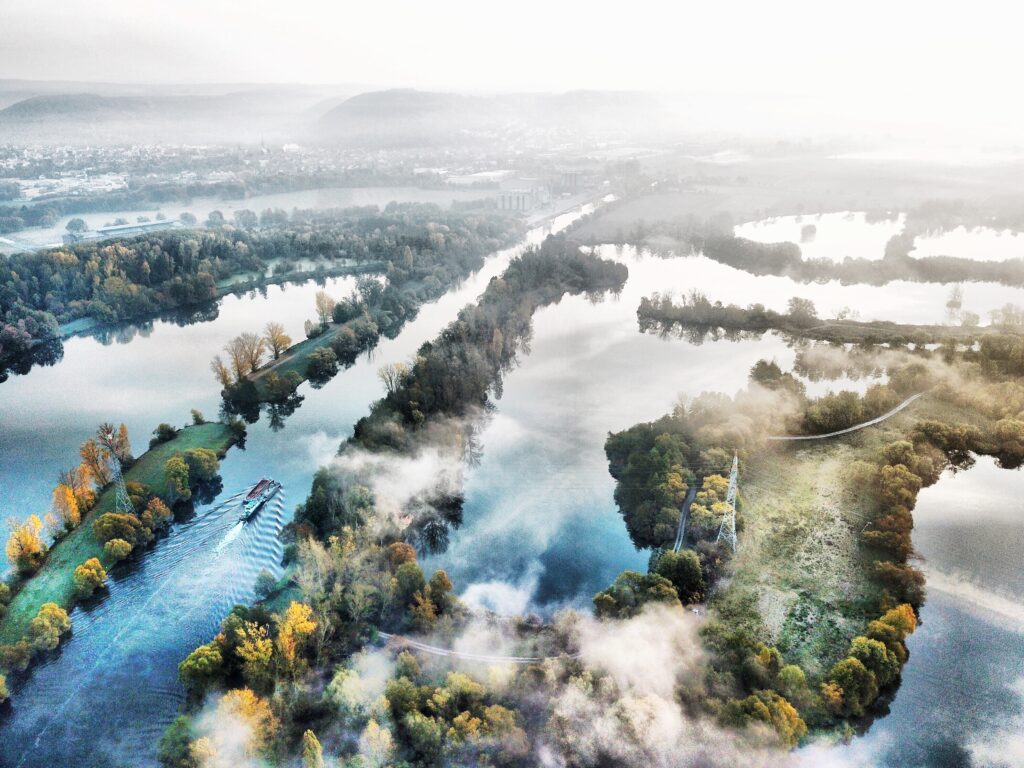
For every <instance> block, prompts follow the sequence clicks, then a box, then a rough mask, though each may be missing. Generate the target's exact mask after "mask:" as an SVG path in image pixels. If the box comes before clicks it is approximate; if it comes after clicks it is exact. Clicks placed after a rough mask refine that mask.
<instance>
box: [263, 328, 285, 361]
mask: <svg viewBox="0 0 1024 768" xmlns="http://www.w3.org/2000/svg"><path fill="white" fill-rule="evenodd" d="M263 340H264V341H265V342H266V343H267V346H268V347H270V353H271V354H272V355H273V356H274V359H275V360H277V359H278V358H279V357H280V356H281V353H282V352H284V351H285V350H286V349H288V347H290V346H291V345H292V337H291V336H289V335H288V334H287V333H285V332H284V326H283V325H281V324H280V323H275V322H273V321H271V322H269V323H267V324H266V326H265V327H264V328H263Z"/></svg>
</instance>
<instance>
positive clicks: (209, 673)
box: [178, 642, 224, 696]
mask: <svg viewBox="0 0 1024 768" xmlns="http://www.w3.org/2000/svg"><path fill="white" fill-rule="evenodd" d="M223 674H224V657H223V655H222V654H221V650H220V645H218V644H217V643H216V642H212V643H207V644H206V645H200V646H199V647H198V648H196V649H195V650H194V651H192V653H190V654H189V655H188V656H186V657H185V660H184V661H183V662H181V663H180V664H179V665H178V677H179V679H180V680H181V682H182V684H183V685H184V686H185V688H186V689H187V690H188V692H189V694H191V695H194V696H195V695H198V696H202V695H203V694H205V693H206V692H207V691H208V690H209V689H210V688H211V687H213V686H214V685H215V684H216V683H218V682H219V681H220V680H221V678H222V676H223Z"/></svg>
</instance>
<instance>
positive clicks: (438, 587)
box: [427, 570, 455, 613]
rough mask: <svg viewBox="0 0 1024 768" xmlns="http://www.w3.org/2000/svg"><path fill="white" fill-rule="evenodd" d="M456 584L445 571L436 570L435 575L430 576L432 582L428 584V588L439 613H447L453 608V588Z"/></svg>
mask: <svg viewBox="0 0 1024 768" xmlns="http://www.w3.org/2000/svg"><path fill="white" fill-rule="evenodd" d="M454 588H455V585H454V584H452V580H451V579H450V578H449V577H448V574H447V573H445V572H444V571H441V570H438V571H434V575H433V576H431V577H430V583H429V584H428V585H427V590H428V592H429V593H430V600H431V602H432V603H433V604H434V605H435V606H437V610H438V612H439V613H445V612H447V611H448V610H450V608H451V604H452V590H453V589H454Z"/></svg>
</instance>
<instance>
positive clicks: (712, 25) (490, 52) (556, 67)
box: [0, 0, 1024, 126]
mask: <svg viewBox="0 0 1024 768" xmlns="http://www.w3.org/2000/svg"><path fill="white" fill-rule="evenodd" d="M1022 21H1024V8H1019V7H1017V4H1013V3H1009V2H1005V0H1000V2H992V1H991V0H975V2H972V3H970V4H965V3H949V2H941V1H940V2H918V1H917V0H900V1H898V2H893V1H892V0H887V2H879V1H878V0H859V1H858V2H855V3H854V2H851V3H846V4H843V5H840V4H838V3H834V2H833V3H829V2H821V0H815V1H814V2H804V1H803V0H800V1H793V0H777V2H771V3H767V2H763V0H754V1H745V2H737V1H736V0H722V1H720V2H699V3H697V2H688V1H686V0H676V2H667V1H666V0H658V1H657V2H652V1H651V0H631V1H630V2H629V3H610V2H600V1H596V2H595V0H590V1H589V2H580V1H578V0H569V1H563V2H558V1H557V0H502V2H497V3H495V2H481V1H480V0H432V2H422V0H419V1H417V2H409V1H408V0H391V2H362V3H352V2H348V1H347V0H340V1H339V0H335V1H334V2H330V1H328V0H322V1H321V2H312V1H311V0H289V2H281V1H280V0H244V1H243V0H146V1H145V2H138V0H103V2H102V3H96V2H85V0H47V2H40V1H39V0H0V78H29V79H73V80H92V81H134V82H173V83H193V82H304V83H355V84H360V85H366V86H371V87H372V86H388V87H398V86H401V87H415V88H429V89H446V90H459V91H527V90H529V91H539V90H544V91H552V90H554V91H560V90H568V89H576V88H588V89H640V90H655V91H682V92H700V93H715V94H726V95H728V94H754V95H758V96H764V95H769V94H771V95H774V94H778V95H792V94H801V95H810V96H813V97H818V98H821V99H823V100H826V99H827V100H831V101H832V102H833V103H837V104H842V105H845V109H846V111H847V112H848V113H849V114H851V115H853V114H856V113H858V112H861V113H863V112H866V111H870V112H872V113H873V114H877V115H883V114H886V113H887V112H888V111H891V110H902V111H904V112H907V113H911V112H912V113H913V114H914V115H915V116H916V117H917V119H924V120H926V121H927V120H930V121H934V122H941V121H944V120H956V119H963V114H964V112H965V110H966V111H969V112H970V114H972V115H973V114H978V113H982V114H984V115H986V118H987V122H988V123H990V124H991V125H998V124H1003V123H1007V122H1011V123H1013V124H1014V126H1024V120H1022V119H1021V118H1022V117H1024V113H1022V112H1024V111H1022V107H1021V106H1020V105H1018V104H1017V103H1015V102H1016V101H1017V99H1016V98H1015V97H1014V94H1016V93H1017V91H1018V82H1017V79H1018V76H1019V72H1020V71H1021V70H1022V66H1021V65H1022V63H1024V61H1022V58H1024V57H1022V55H1021V52H1020V46H1019V44H1018V40H1017V37H1018V35H1019V30H1020V29H1021V22H1022Z"/></svg>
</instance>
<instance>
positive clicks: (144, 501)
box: [0, 411, 245, 674]
mask: <svg viewBox="0 0 1024 768" xmlns="http://www.w3.org/2000/svg"><path fill="white" fill-rule="evenodd" d="M244 436H245V428H244V425H242V424H241V423H240V422H233V423H230V424H223V423H219V422H213V423H210V422H206V421H205V419H204V418H203V416H202V414H200V413H199V412H198V411H194V412H193V423H192V424H191V425H189V426H186V427H184V428H181V429H178V428H175V427H172V426H170V425H168V424H161V425H160V426H159V427H158V428H157V429H156V430H155V431H154V437H153V438H152V440H151V441H150V446H149V450H147V451H146V452H145V453H143V454H142V455H141V456H140V457H138V458H134V457H133V456H132V449H131V444H130V442H129V439H128V432H127V429H126V428H125V426H124V425H123V424H122V425H121V426H120V427H119V428H117V429H115V428H114V427H113V425H111V424H102V425H100V427H99V429H98V430H97V433H96V437H94V438H90V439H88V440H86V441H85V442H84V443H83V444H82V447H81V450H80V457H81V463H80V464H78V465H77V466H75V467H72V468H71V469H69V470H67V471H66V472H62V473H61V475H60V478H59V482H58V484H57V486H56V487H55V488H54V491H53V503H52V508H51V511H50V512H48V513H46V515H45V517H44V519H43V520H40V518H39V516H38V515H30V516H29V517H28V518H26V519H25V520H23V521H18V520H15V519H11V520H10V522H9V525H10V528H11V533H10V535H9V538H8V541H7V546H6V554H7V557H8V560H9V561H10V564H11V567H12V568H13V571H14V574H13V577H12V578H11V580H10V581H8V582H0V670H2V671H3V672H6V673H7V674H11V673H15V674H18V673H23V672H25V671H26V670H27V669H28V667H29V665H30V664H31V663H32V661H33V659H35V658H38V657H39V656H40V655H41V654H45V653H47V652H50V651H54V650H55V649H56V648H57V647H58V645H59V643H60V640H61V637H62V636H63V635H65V634H66V633H67V632H68V631H70V629H71V619H70V617H69V611H70V610H71V609H72V608H73V607H74V605H75V604H76V603H78V602H80V601H83V600H87V599H89V598H90V597H92V596H93V594H94V593H95V592H97V591H102V590H103V588H104V587H105V585H106V580H107V572H108V570H109V569H111V568H113V567H115V566H116V565H117V563H119V562H120V561H122V560H125V559H126V558H128V557H129V556H130V555H131V554H132V553H133V552H134V551H136V550H138V551H141V550H143V549H145V548H146V547H147V546H149V545H150V544H152V543H153V542H154V541H155V540H156V539H157V537H158V536H159V535H160V533H161V532H162V531H163V530H165V529H166V528H167V526H168V525H169V524H170V522H171V519H172V517H173V511H172V510H173V509H174V508H175V506H176V505H180V504H186V503H188V502H189V501H190V500H191V499H192V497H193V494H194V493H198V494H200V495H202V496H204V497H205V496H206V495H210V494H212V493H213V492H215V490H216V484H217V482H218V477H217V472H218V469H219V459H220V458H221V457H222V456H223V455H224V454H225V453H226V451H227V450H228V448H229V447H230V446H231V445H233V444H235V443H238V442H240V441H242V440H244ZM113 462H118V463H119V464H120V465H121V466H122V467H123V471H124V482H125V488H126V490H127V492H128V496H129V501H130V503H131V505H132V510H131V511H130V512H119V511H117V510H116V508H115V493H116V489H115V487H114V484H113V482H112V479H113V470H112V464H113Z"/></svg>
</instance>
